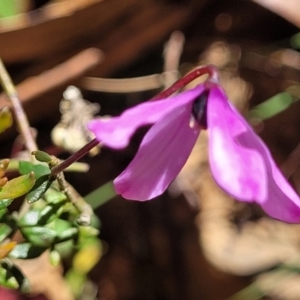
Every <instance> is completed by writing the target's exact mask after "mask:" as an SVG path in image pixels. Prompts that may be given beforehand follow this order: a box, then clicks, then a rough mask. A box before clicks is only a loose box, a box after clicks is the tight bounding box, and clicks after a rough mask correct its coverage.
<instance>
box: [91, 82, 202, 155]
mask: <svg viewBox="0 0 300 300" xmlns="http://www.w3.org/2000/svg"><path fill="white" fill-rule="evenodd" d="M203 90H204V87H203V85H199V86H198V87H196V88H194V89H192V90H188V91H186V92H183V93H181V94H179V95H177V96H174V97H172V98H167V99H164V100H158V101H149V102H145V103H142V104H140V105H137V106H135V107H132V108H129V109H127V110H126V111H125V112H124V113H123V114H121V115H120V116H119V117H114V118H102V119H94V120H92V121H91V122H89V123H88V125H87V126H88V129H89V130H91V131H92V132H93V133H94V134H95V135H96V138H97V139H98V140H99V141H100V142H102V143H103V144H104V145H105V146H107V147H111V148H114V149H121V148H125V147H126V146H127V145H128V144H129V142H130V138H131V136H132V135H133V133H134V132H135V131H136V129H137V128H139V127H141V126H144V125H149V124H154V123H156V122H157V121H158V120H159V119H162V118H164V117H165V116H166V115H167V114H169V113H170V112H171V111H172V110H173V109H175V108H177V107H180V106H183V105H186V104H187V103H190V102H191V101H193V100H194V99H195V98H196V97H197V96H198V95H199V94H201V92H202V91H203Z"/></svg>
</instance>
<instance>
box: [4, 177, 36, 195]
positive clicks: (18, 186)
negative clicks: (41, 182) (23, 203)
mask: <svg viewBox="0 0 300 300" xmlns="http://www.w3.org/2000/svg"><path fill="white" fill-rule="evenodd" d="M34 183H35V177H34V173H33V172H31V173H29V174H27V175H22V176H19V177H16V178H14V179H12V180H10V181H8V182H7V183H6V184H5V185H4V186H3V187H2V189H1V190H0V200H2V199H10V198H11V199H15V198H18V197H20V196H22V195H24V194H26V193H27V192H29V191H30V190H31V189H32V187H33V186H34Z"/></svg>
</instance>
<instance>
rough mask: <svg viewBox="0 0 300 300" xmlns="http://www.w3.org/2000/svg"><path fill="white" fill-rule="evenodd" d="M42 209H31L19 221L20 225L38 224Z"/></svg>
mask: <svg viewBox="0 0 300 300" xmlns="http://www.w3.org/2000/svg"><path fill="white" fill-rule="evenodd" d="M39 218H40V211H39V210H30V211H28V212H27V213H25V214H24V215H23V216H22V217H21V219H20V220H19V221H18V226H19V227H27V226H36V225H37V224H38V223H39Z"/></svg>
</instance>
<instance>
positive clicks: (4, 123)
mask: <svg viewBox="0 0 300 300" xmlns="http://www.w3.org/2000/svg"><path fill="white" fill-rule="evenodd" d="M12 123H13V117H12V114H11V112H10V110H9V108H8V107H4V108H2V109H1V110H0V133H2V132H3V131H5V130H6V129H7V128H9V127H11V125H12Z"/></svg>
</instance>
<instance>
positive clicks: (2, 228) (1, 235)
mask: <svg viewBox="0 0 300 300" xmlns="http://www.w3.org/2000/svg"><path fill="white" fill-rule="evenodd" d="M11 232H12V229H11V227H10V226H8V225H7V224H4V223H2V224H0V242H3V241H4V240H5V239H6V238H7V237H8V236H9V235H10V233H11Z"/></svg>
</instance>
